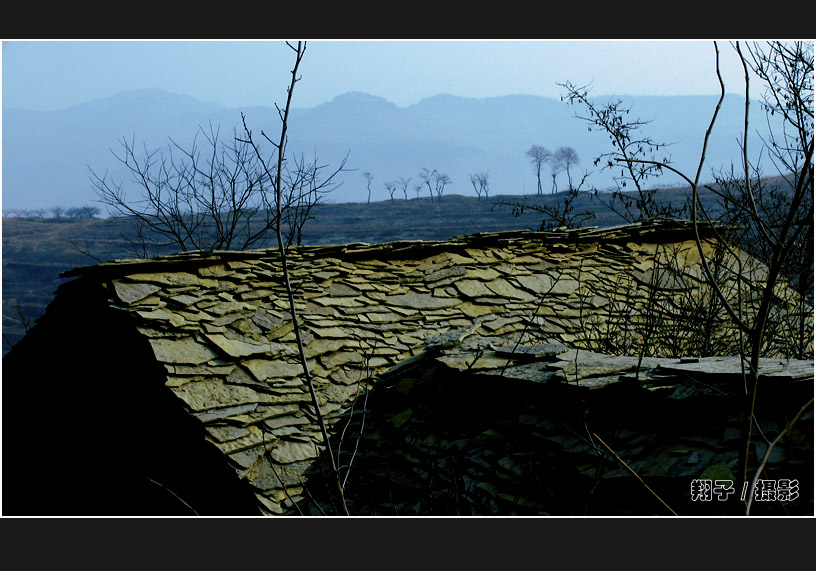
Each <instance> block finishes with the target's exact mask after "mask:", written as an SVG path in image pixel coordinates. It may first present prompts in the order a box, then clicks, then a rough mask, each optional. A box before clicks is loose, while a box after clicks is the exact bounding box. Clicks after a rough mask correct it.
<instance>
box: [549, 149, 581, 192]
mask: <svg viewBox="0 0 816 571" xmlns="http://www.w3.org/2000/svg"><path fill="white" fill-rule="evenodd" d="M551 160H552V161H553V162H554V163H558V164H559V165H560V166H561V168H562V169H563V170H564V171H566V173H567V188H570V189H571V188H572V176H571V175H570V168H571V167H572V166H573V165H577V164H578V153H577V152H576V151H575V149H573V148H572V147H558V150H556V151H555V154H554V155H553V157H552V159H551ZM579 186H580V185H579Z"/></svg>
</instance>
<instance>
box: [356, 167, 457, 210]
mask: <svg viewBox="0 0 816 571" xmlns="http://www.w3.org/2000/svg"><path fill="white" fill-rule="evenodd" d="M363 178H365V179H366V189H367V190H368V203H369V204H371V183H372V182H373V180H374V175H372V174H371V173H370V172H369V171H366V172H364V173H363ZM418 179H419V180H418V181H416V182H414V183H413V184H411V181H412V180H413V178H412V177H408V178H405V177H402V176H401V177H399V178H398V179H396V180H389V181H385V182H384V183H383V186H384V187H385V189H386V190H387V191H388V195H389V196H390V197H391V202H394V201H395V198H394V195H395V194H397V192H400V191H401V192H402V195H403V197H404V198H405V200H408V189H409V187H410V189H411V190H413V191H414V192H415V193H416V197H417V198H419V197H420V195H421V194H422V193H423V192H424V191H425V189H427V190H428V196H429V197H430V199H431V202H432V203H433V201H434V197H436V200H437V201H439V200H442V195H443V194H444V193H445V187H447V186H448V185H450V184H451V183H452V182H453V181H452V180H451V178H450V177H449V176H448V175H447V174H445V173H443V172H440V171H438V170H437V169H433V170H431V169H428V168H423V169H422V170H421V171H420V172H419V175H418Z"/></svg>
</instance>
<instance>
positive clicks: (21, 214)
mask: <svg viewBox="0 0 816 571" xmlns="http://www.w3.org/2000/svg"><path fill="white" fill-rule="evenodd" d="M100 213H101V210H100V209H99V207H98V206H75V207H71V208H66V207H64V206H54V207H52V208H34V209H29V208H9V209H4V210H3V218H95V217H96V216H99V214H100Z"/></svg>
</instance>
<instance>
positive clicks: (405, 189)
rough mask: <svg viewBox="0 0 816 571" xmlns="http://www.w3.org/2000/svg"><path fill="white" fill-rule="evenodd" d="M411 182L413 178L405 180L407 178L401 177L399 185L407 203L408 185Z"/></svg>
mask: <svg viewBox="0 0 816 571" xmlns="http://www.w3.org/2000/svg"><path fill="white" fill-rule="evenodd" d="M410 182H411V177H408V178H405V177H402V176H401V177H400V178H399V185H400V188H401V189H402V194H403V195H404V196H405V200H406V201H407V200H408V183H410Z"/></svg>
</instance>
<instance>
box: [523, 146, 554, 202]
mask: <svg viewBox="0 0 816 571" xmlns="http://www.w3.org/2000/svg"><path fill="white" fill-rule="evenodd" d="M525 154H526V155H527V156H528V157H529V158H530V161H531V162H532V163H533V170H534V171H535V173H536V181H537V182H538V192H537V194H542V190H541V169H542V168H543V167H544V165H545V164H547V163H549V162H550V160H551V159H552V152H551V151H550V150H549V149H548V148H547V147H542V146H541V145H532V146H531V147H530V148H529V149H527V152H526V153H525ZM553 184H555V183H554V182H553Z"/></svg>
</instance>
